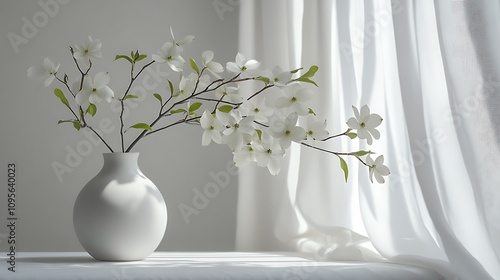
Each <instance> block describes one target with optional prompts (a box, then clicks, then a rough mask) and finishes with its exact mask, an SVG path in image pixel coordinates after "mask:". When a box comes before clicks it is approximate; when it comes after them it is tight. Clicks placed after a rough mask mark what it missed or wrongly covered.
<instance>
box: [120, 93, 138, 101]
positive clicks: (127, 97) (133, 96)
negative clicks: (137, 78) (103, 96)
mask: <svg viewBox="0 0 500 280" xmlns="http://www.w3.org/2000/svg"><path fill="white" fill-rule="evenodd" d="M129 98H139V96H137V95H133V94H127V95H126V96H125V98H123V100H125V99H129Z"/></svg>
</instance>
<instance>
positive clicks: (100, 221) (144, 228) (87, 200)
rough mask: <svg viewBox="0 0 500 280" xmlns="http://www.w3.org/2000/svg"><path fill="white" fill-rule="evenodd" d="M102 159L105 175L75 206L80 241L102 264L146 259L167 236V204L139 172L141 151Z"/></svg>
mask: <svg viewBox="0 0 500 280" xmlns="http://www.w3.org/2000/svg"><path fill="white" fill-rule="evenodd" d="M103 157H104V165H103V167H102V169H101V171H100V172H99V173H98V174H97V175H96V176H95V177H94V178H93V179H92V180H90V181H89V182H88V183H87V184H86V185H85V187H83V189H82V190H81V192H80V194H79V195H78V197H77V199H76V202H75V206H74V209H73V225H74V228H75V232H76V235H77V237H78V240H79V241H80V243H81V244H82V246H83V248H84V249H85V250H86V251H87V252H88V253H89V254H90V255H91V256H92V257H94V258H95V259H97V260H104V261H133V260H141V259H144V258H145V257H147V256H148V255H150V254H151V253H152V252H154V250H155V249H156V248H157V247H158V245H159V244H160V242H161V240H162V239H163V235H164V234H165V229H166V227H167V207H166V205H165V201H164V200H163V197H162V195H161V193H160V191H159V190H158V188H156V186H155V184H153V182H151V180H149V179H148V178H147V177H146V176H144V174H142V172H141V170H140V169H139V166H138V164H137V159H138V157H139V153H105V154H103Z"/></svg>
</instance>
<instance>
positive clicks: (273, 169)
mask: <svg viewBox="0 0 500 280" xmlns="http://www.w3.org/2000/svg"><path fill="white" fill-rule="evenodd" d="M267 168H268V169H269V173H271V175H277V174H278V173H280V170H281V165H280V161H279V159H277V158H270V159H269V163H268V164H267Z"/></svg>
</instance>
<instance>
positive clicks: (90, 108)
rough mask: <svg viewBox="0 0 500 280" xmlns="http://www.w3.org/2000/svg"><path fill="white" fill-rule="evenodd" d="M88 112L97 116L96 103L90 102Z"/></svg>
mask: <svg viewBox="0 0 500 280" xmlns="http://www.w3.org/2000/svg"><path fill="white" fill-rule="evenodd" d="M87 113H88V114H89V115H91V116H92V117H93V116H95V114H96V113H97V106H95V104H92V103H90V105H89V107H88V108H87Z"/></svg>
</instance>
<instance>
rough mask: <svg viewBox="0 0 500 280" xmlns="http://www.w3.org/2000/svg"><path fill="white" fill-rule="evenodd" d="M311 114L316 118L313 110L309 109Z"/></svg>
mask: <svg viewBox="0 0 500 280" xmlns="http://www.w3.org/2000/svg"><path fill="white" fill-rule="evenodd" d="M309 114H310V115H315V116H316V113H314V111H313V109H311V108H309Z"/></svg>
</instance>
